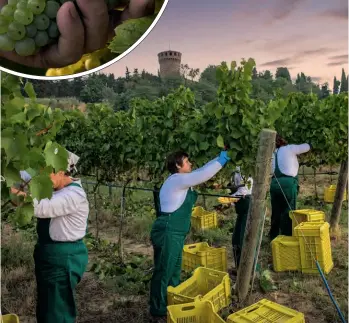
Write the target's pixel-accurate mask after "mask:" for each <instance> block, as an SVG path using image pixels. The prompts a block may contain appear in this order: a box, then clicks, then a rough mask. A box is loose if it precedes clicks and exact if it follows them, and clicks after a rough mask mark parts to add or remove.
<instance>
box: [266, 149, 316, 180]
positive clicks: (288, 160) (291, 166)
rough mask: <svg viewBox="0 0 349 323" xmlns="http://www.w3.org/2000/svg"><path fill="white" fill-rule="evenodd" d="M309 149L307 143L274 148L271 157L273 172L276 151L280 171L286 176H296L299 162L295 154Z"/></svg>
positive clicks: (273, 169)
mask: <svg viewBox="0 0 349 323" xmlns="http://www.w3.org/2000/svg"><path fill="white" fill-rule="evenodd" d="M309 150H310V145H309V144H301V145H287V146H282V147H280V148H279V149H276V150H275V152H274V154H273V159H272V171H273V173H274V172H275V154H276V153H277V159H278V165H279V169H280V171H281V172H282V173H283V174H285V175H287V176H293V177H295V176H297V174H298V169H299V164H298V159H297V155H301V154H304V153H306V152H308V151H309Z"/></svg>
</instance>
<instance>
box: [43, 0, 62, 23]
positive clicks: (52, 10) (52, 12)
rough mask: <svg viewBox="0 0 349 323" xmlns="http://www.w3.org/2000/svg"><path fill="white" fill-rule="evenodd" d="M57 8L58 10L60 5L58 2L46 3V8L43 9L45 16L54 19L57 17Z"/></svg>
mask: <svg viewBox="0 0 349 323" xmlns="http://www.w3.org/2000/svg"><path fill="white" fill-rule="evenodd" d="M59 8H60V5H59V3H58V2H55V1H47V2H46V8H45V15H46V16H47V17H49V18H51V19H54V18H56V16H57V12H58V10H59Z"/></svg>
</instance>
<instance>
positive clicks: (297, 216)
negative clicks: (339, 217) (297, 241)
mask: <svg viewBox="0 0 349 323" xmlns="http://www.w3.org/2000/svg"><path fill="white" fill-rule="evenodd" d="M289 217H290V218H291V220H292V235H293V236H294V235H295V233H294V228H295V227H296V226H297V225H298V224H300V223H302V222H322V223H323V222H325V220H326V216H325V213H324V212H322V211H317V210H311V209H304V210H295V211H290V213H289Z"/></svg>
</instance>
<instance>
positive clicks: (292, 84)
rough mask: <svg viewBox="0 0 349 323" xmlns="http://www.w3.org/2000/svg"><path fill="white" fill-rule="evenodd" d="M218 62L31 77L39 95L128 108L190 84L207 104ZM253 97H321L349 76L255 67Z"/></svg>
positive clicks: (215, 81) (345, 88)
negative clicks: (319, 76) (172, 69)
mask: <svg viewBox="0 0 349 323" xmlns="http://www.w3.org/2000/svg"><path fill="white" fill-rule="evenodd" d="M217 68H218V66H216V65H209V66H208V67H206V68H205V69H204V70H203V71H202V73H200V70H199V69H197V68H190V67H189V66H188V64H182V65H181V68H180V75H178V76H173V77H167V78H164V79H162V78H160V76H159V73H158V75H153V74H151V73H148V72H146V71H145V70H142V71H141V72H139V70H138V69H137V68H135V69H134V70H133V72H130V70H129V69H128V68H126V71H125V76H123V77H115V76H114V74H103V73H95V74H90V75H88V76H86V77H80V78H74V79H72V80H60V81H40V80H31V82H32V83H33V85H34V88H35V91H36V93H37V96H38V97H39V98H57V99H60V98H67V97H74V98H76V99H78V100H80V101H82V102H85V103H98V102H106V103H109V105H110V106H111V107H113V109H114V110H115V111H117V110H128V109H129V107H130V102H131V100H132V99H134V98H143V99H148V100H156V99H158V98H160V97H163V96H166V95H168V94H169V93H171V92H173V91H174V90H175V89H177V88H178V87H179V86H181V85H184V86H185V87H188V88H190V89H191V90H192V91H193V93H194V95H195V99H196V102H197V103H198V104H201V105H205V104H207V103H208V102H212V100H213V99H214V97H215V95H216V92H217V89H218V86H219V81H218V79H217V76H216V72H217ZM251 82H252V91H251V94H250V96H251V98H253V99H259V100H262V101H264V102H269V101H270V100H272V99H273V98H275V96H283V97H287V95H288V94H289V93H292V92H301V93H304V94H309V93H313V94H316V95H317V96H318V98H320V99H323V98H326V97H328V96H329V95H330V94H331V92H332V93H333V94H338V93H340V92H347V91H348V76H347V75H346V74H345V71H344V69H342V76H341V80H340V81H339V80H337V78H336V77H334V80H333V87H332V89H330V86H329V84H328V83H324V84H321V85H320V84H318V83H316V82H314V80H313V79H312V78H311V77H310V76H307V75H305V74H304V73H299V74H297V77H296V79H295V80H294V81H293V80H292V78H291V74H290V72H289V70H288V68H287V67H279V68H277V70H276V73H275V75H273V74H272V73H271V71H269V70H265V71H260V72H259V71H257V69H256V68H254V69H253V71H252V81H251ZM23 93H24V92H23Z"/></svg>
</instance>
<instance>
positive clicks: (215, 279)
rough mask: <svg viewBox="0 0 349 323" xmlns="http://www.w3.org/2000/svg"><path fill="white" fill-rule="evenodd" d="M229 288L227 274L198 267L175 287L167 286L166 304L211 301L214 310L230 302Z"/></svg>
mask: <svg viewBox="0 0 349 323" xmlns="http://www.w3.org/2000/svg"><path fill="white" fill-rule="evenodd" d="M230 296H231V289H230V279H229V274H228V273H225V272H222V271H218V270H214V269H210V268H205V267H199V268H197V269H195V270H194V273H193V275H192V276H191V277H190V278H189V279H187V280H186V281H185V282H183V283H182V284H180V285H178V286H177V287H172V286H169V287H168V288H167V304H168V305H176V304H185V303H192V302H194V301H198V300H202V301H211V302H212V304H213V306H214V308H215V311H216V312H218V311H219V310H220V309H222V308H224V307H227V306H228V305H229V304H230V298H231V297H230Z"/></svg>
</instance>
